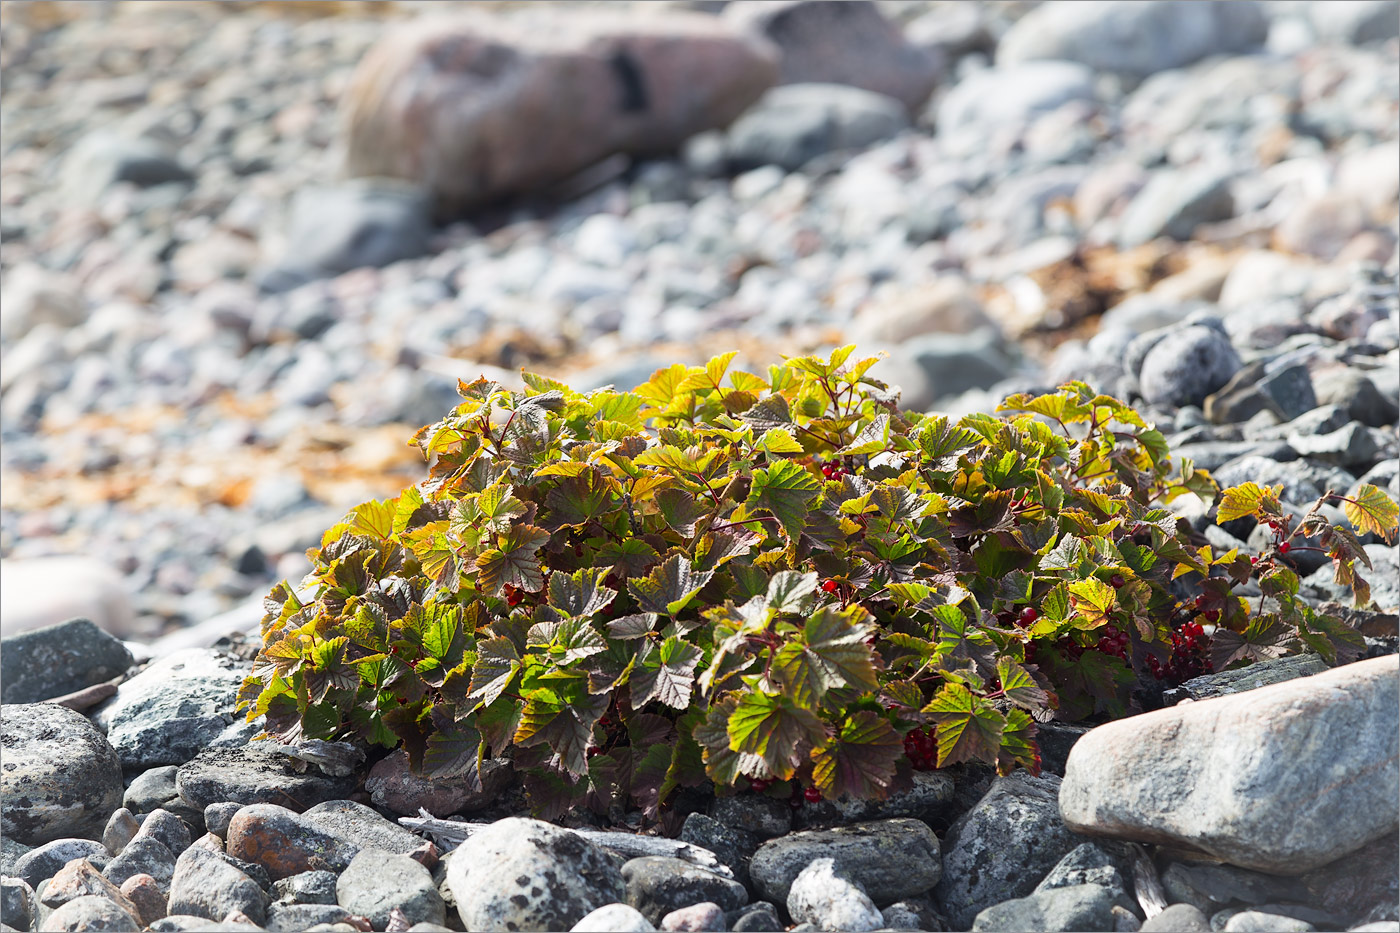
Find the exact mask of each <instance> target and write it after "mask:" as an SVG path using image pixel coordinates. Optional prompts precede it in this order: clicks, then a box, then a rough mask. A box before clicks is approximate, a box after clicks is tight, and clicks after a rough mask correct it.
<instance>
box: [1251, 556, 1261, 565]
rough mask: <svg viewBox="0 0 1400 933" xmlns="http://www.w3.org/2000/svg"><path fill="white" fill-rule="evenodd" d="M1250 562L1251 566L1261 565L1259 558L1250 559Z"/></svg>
mask: <svg viewBox="0 0 1400 933" xmlns="http://www.w3.org/2000/svg"><path fill="white" fill-rule="evenodd" d="M1249 562H1250V563H1251V564H1257V563H1259V558H1258V557H1251V558H1250V559H1249Z"/></svg>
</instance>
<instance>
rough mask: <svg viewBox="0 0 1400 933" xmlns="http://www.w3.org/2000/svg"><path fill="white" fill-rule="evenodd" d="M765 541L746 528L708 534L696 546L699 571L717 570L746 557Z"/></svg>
mask: <svg viewBox="0 0 1400 933" xmlns="http://www.w3.org/2000/svg"><path fill="white" fill-rule="evenodd" d="M762 540H763V536H762V535H759V534H755V533H754V532H752V531H748V530H747V529H744V528H727V529H725V530H724V531H715V532H706V533H705V535H704V536H702V537H701V538H700V542H699V544H697V545H696V546H695V567H696V569H697V570H717V569H718V568H719V567H721V566H723V565H724V564H725V563H726V562H727V561H731V560H733V559H734V558H736V557H744V556H745V555H747V554H748V553H749V552H750V551H752V550H753V549H754V548H755V547H757V546H758V545H759V543H760V542H761V541H762Z"/></svg>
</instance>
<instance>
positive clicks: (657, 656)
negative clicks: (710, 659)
mask: <svg viewBox="0 0 1400 933" xmlns="http://www.w3.org/2000/svg"><path fill="white" fill-rule="evenodd" d="M702 655H703V652H701V650H700V649H699V648H697V647H695V646H694V645H692V644H689V643H687V642H685V641H682V640H681V639H680V638H677V637H676V636H674V635H673V636H671V637H670V638H668V639H666V640H665V641H664V642H662V643H661V645H660V646H659V647H658V646H657V645H656V644H654V643H653V642H643V644H642V647H641V648H640V649H639V650H638V652H637V664H636V667H635V668H634V669H633V671H632V677H631V679H630V680H629V681H628V686H629V688H630V690H631V693H632V708H633V709H641V708H642V707H643V706H645V705H646V704H647V703H650V702H651V701H652V700H659V701H660V702H661V703H664V704H665V705H666V706H670V707H673V708H675V709H681V710H683V709H686V708H688V707H689V706H690V694H691V691H692V688H693V687H694V686H695V668H696V666H697V665H699V663H700V658H701V657H702Z"/></svg>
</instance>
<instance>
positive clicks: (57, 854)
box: [13, 839, 112, 888]
mask: <svg viewBox="0 0 1400 933" xmlns="http://www.w3.org/2000/svg"><path fill="white" fill-rule="evenodd" d="M111 858H112V857H111V855H110V854H108V852H107V847H106V846H104V845H103V844H102V843H100V842H94V841H93V840H91V839H55V840H53V841H52V842H46V843H44V844H43V845H41V846H37V847H35V848H34V849H32V850H30V851H29V852H27V853H25V854H24V855H23V856H21V857H20V858H19V859H17V860H16V861H15V864H14V868H13V873H14V876H15V877H16V878H20V879H23V880H24V882H25V883H27V884H28V885H29V886H30V887H32V888H37V887H38V886H39V882H41V881H44V880H46V879H49V878H52V877H53V876H54V875H56V874H58V871H59V869H61V868H62V867H63V866H64V865H67V864H68V863H69V862H71V861H73V860H74V859H87V860H88V861H89V862H91V863H92V864H93V865H94V866H96V867H97V868H98V869H101V868H103V867H105V866H106V865H107V863H108V862H110V861H111Z"/></svg>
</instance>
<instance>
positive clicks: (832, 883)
mask: <svg viewBox="0 0 1400 933" xmlns="http://www.w3.org/2000/svg"><path fill="white" fill-rule="evenodd" d="M835 865H836V863H835V862H834V861H832V860H831V859H829V858H819V859H814V860H813V861H812V862H811V864H809V865H808V866H807V867H806V868H804V869H802V871H801V872H799V873H798V875H797V877H796V878H795V879H793V882H792V887H791V888H790V889H789V890H788V899H787V909H788V913H789V914H790V915H791V916H792V919H794V920H796V921H797V922H798V923H810V924H812V925H813V926H814V927H815V928H816V929H818V930H849V931H851V933H862V931H867V930H878V929H880V928H881V927H883V926H884V925H885V918H884V917H882V916H881V915H880V911H879V910H878V909H877V908H876V907H875V902H874V901H872V900H871V899H870V897H869V895H867V894H866V893H865V891H864V890H863V889H862V888H861V886H860V885H859V884H857V883H856V882H854V881H853V880H851V878H849V877H848V876H847V875H846V874H845V873H844V872H842V871H839V870H837V868H836V867H835Z"/></svg>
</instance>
